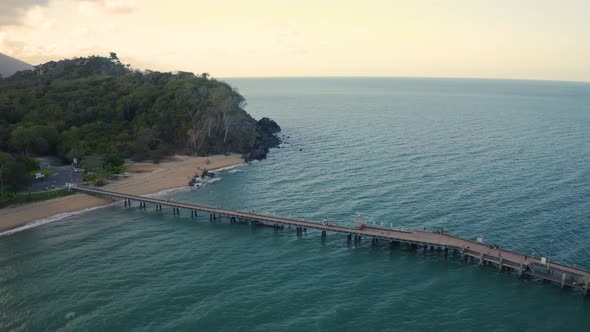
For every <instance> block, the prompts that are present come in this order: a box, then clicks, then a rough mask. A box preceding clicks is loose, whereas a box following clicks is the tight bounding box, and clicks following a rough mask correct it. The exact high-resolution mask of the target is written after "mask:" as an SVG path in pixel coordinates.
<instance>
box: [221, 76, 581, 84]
mask: <svg viewBox="0 0 590 332" xmlns="http://www.w3.org/2000/svg"><path fill="white" fill-rule="evenodd" d="M211 77H213V78H217V79H309V78H312V79H315V78H317V79H321V78H329V79H338V78H348V79H364V78H384V79H392V78H393V79H425V80H436V79H440V80H482V81H483V80H487V81H528V82H547V83H549V82H556V83H579V84H589V83H590V80H584V81H582V80H564V79H545V78H537V79H535V78H510V77H506V78H504V77H469V76H456V77H453V76H213V75H212V76H211Z"/></svg>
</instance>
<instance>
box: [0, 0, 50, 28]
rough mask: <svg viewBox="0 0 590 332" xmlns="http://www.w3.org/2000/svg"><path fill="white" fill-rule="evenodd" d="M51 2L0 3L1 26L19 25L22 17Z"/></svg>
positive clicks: (4, 0)
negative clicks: (28, 11)
mask: <svg viewBox="0 0 590 332" xmlns="http://www.w3.org/2000/svg"><path fill="white" fill-rule="evenodd" d="M48 2H49V0H2V1H0V25H12V24H19V23H20V19H21V17H22V16H23V15H24V14H25V13H26V12H27V10H28V9H29V8H31V7H34V6H46V5H47V3H48Z"/></svg>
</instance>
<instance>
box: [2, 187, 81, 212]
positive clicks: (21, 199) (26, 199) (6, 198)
mask: <svg viewBox="0 0 590 332" xmlns="http://www.w3.org/2000/svg"><path fill="white" fill-rule="evenodd" d="M73 194H74V193H73V192H71V191H69V190H67V189H58V190H52V191H41V192H34V193H31V195H30V196H29V194H27V193H22V194H16V195H15V194H12V193H7V194H4V195H3V196H1V197H0V208H4V207H7V206H9V205H15V204H25V203H33V202H40V201H46V200H49V199H53V198H58V197H65V196H70V195H73Z"/></svg>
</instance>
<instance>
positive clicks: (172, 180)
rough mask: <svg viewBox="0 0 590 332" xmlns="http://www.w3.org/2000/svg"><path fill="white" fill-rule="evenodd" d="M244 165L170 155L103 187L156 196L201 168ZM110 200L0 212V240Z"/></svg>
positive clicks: (55, 202)
mask: <svg viewBox="0 0 590 332" xmlns="http://www.w3.org/2000/svg"><path fill="white" fill-rule="evenodd" d="M243 164H245V161H244V160H243V159H242V158H241V156H240V155H238V154H230V155H229V156H223V155H215V156H210V157H190V156H178V155H177V156H173V157H172V159H171V160H166V161H163V162H161V163H159V164H153V163H149V162H137V163H131V164H128V165H127V167H128V171H127V173H125V174H124V175H122V176H119V178H118V179H116V180H113V181H112V182H109V183H108V184H107V185H105V186H104V187H103V188H104V189H106V190H112V191H118V192H122V193H128V194H133V195H158V194H162V193H165V192H170V191H174V190H178V189H182V188H184V187H186V186H187V184H188V182H189V180H190V179H191V178H192V177H193V176H194V175H195V174H196V173H200V172H202V170H203V169H205V168H206V169H207V170H210V171H219V170H224V169H228V168H232V167H237V166H240V165H243ZM112 203H113V201H111V200H109V199H104V198H98V197H93V196H89V195H85V194H75V195H71V196H67V197H60V198H56V199H51V200H47V201H42V202H36V203H31V204H24V205H19V206H14V207H6V208H4V209H0V237H1V236H4V235H9V234H13V233H16V232H19V231H22V230H26V229H29V228H33V227H37V226H41V225H45V224H48V223H51V222H54V221H58V220H61V219H64V218H66V217H69V216H72V215H75V214H79V213H84V212H87V211H91V210H94V209H97V208H102V207H107V206H109V205H111V204H112Z"/></svg>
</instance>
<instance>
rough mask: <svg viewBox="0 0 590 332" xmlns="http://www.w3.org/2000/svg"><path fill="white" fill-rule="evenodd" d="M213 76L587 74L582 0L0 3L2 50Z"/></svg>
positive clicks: (587, 20) (588, 5) (36, 59)
mask: <svg viewBox="0 0 590 332" xmlns="http://www.w3.org/2000/svg"><path fill="white" fill-rule="evenodd" d="M111 51H112V52H115V53H117V54H118V56H119V58H120V59H121V61H122V62H123V63H126V64H131V66H132V67H134V68H138V69H151V70H159V71H175V70H183V71H191V72H195V73H202V72H207V73H209V74H211V75H212V76H214V77H274V76H280V77H284V76H287V77H289V76H344V77H351V76H363V77H369V76H377V77H477V78H515V79H541V80H571V81H590V60H589V59H590V0H490V1H484V0H407V1H398V0H363V1H352V0H244V1H238V0H166V1H162V0H86V1H81V0H0V52H1V53H4V54H7V55H10V56H13V57H16V58H18V59H20V60H23V61H25V62H28V63H31V64H39V63H43V62H46V61H49V60H60V59H63V58H72V57H79V56H88V55H105V56H107V55H108V54H109V52H111Z"/></svg>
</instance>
